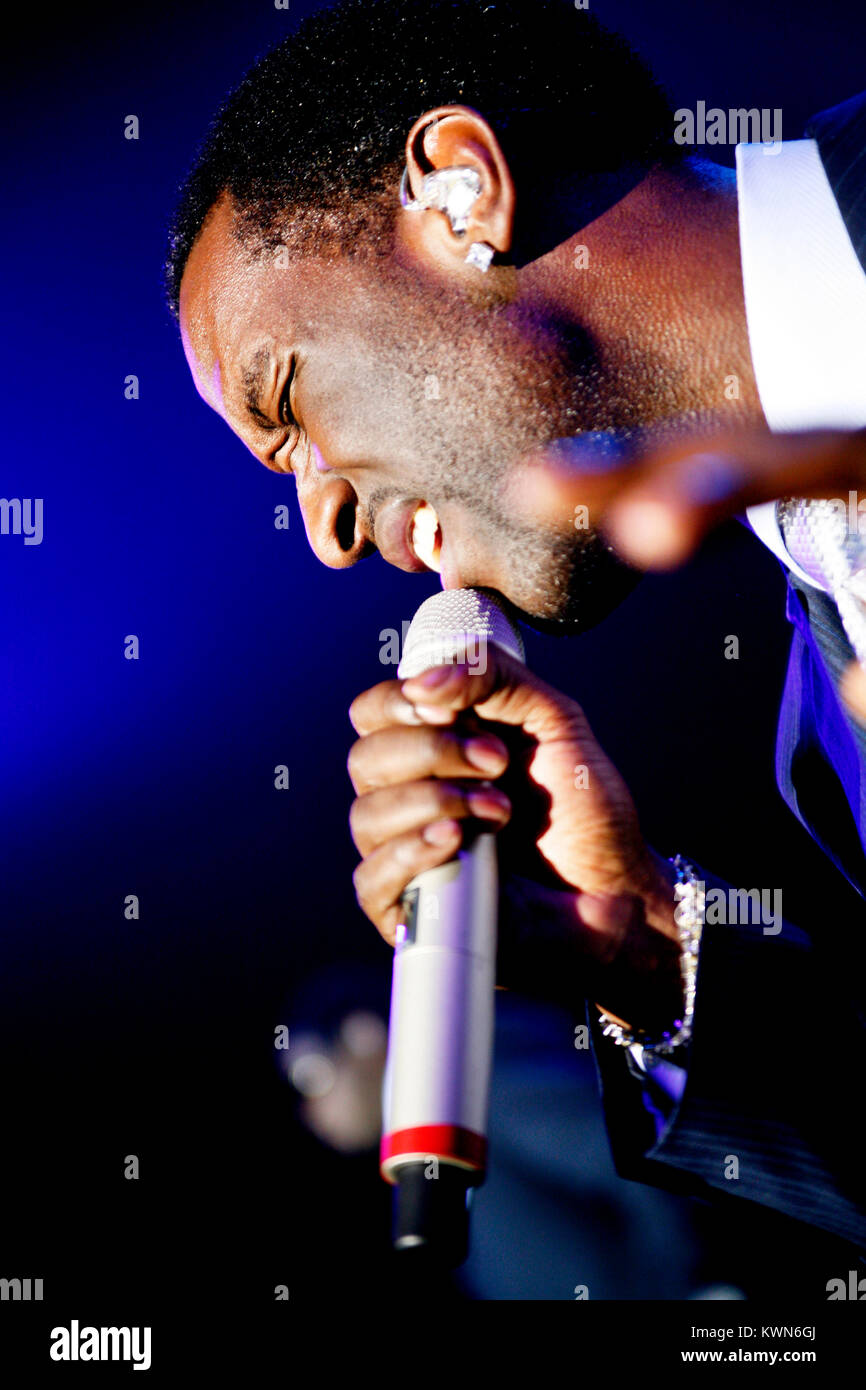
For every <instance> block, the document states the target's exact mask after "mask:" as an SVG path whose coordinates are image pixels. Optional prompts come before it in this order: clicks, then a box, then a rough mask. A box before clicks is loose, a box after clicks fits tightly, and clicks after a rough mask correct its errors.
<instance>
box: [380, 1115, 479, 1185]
mask: <svg viewBox="0 0 866 1390" xmlns="http://www.w3.org/2000/svg"><path fill="white" fill-rule="evenodd" d="M410 1158H413V1159H423V1158H439V1159H442V1161H443V1162H445V1163H457V1164H459V1165H460V1167H461V1168H473V1169H477V1170H479V1171H483V1170H484V1168H485V1167H486V1166H487V1140H486V1139H485V1138H484V1136H483V1135H481V1134H476V1133H475V1131H474V1130H471V1129H463V1128H462V1127H461V1126H460V1125H416V1126H415V1127H414V1128H413V1129H398V1130H395V1131H394V1133H393V1134H385V1135H383V1136H382V1143H381V1146H380V1149H379V1166H380V1170H381V1173H382V1177H383V1178H385V1179H386V1180H387V1181H388V1182H394V1181H396V1179H395V1177H394V1176H393V1174H394V1169H395V1167H397V1166H399V1162H405V1161H406V1160H407V1159H410Z"/></svg>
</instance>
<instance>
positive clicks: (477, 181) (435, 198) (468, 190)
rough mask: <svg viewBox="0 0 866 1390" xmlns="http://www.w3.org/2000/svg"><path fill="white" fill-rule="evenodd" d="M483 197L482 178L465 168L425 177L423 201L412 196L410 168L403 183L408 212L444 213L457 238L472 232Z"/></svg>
mask: <svg viewBox="0 0 866 1390" xmlns="http://www.w3.org/2000/svg"><path fill="white" fill-rule="evenodd" d="M480 193H481V178H480V176H479V175H478V173H477V172H476V171H475V170H474V169H469V168H467V167H465V166H463V165H456V166H455V167H454V168H451V169H435V170H434V171H433V173H432V174H425V176H424V182H423V183H422V185H421V196H420V198H413V197H412V196H411V194H410V192H409V169H408V167H407V168H405V169H404V170H403V177H402V179H401V180H400V202H401V204H402V206H403V207H404V208H405V209H406V211H407V212H428V211H434V212H444V214H445V216H446V217H447V218H448V221H449V222H450V223H451V230H452V232H455V233H456V234H457V236H462V235H463V233H464V232H465V231H466V230H467V229H468V227H469V214H470V212H471V211H472V206H473V204H474V203H475V202H476V200H477V199H478V197H479V195H480Z"/></svg>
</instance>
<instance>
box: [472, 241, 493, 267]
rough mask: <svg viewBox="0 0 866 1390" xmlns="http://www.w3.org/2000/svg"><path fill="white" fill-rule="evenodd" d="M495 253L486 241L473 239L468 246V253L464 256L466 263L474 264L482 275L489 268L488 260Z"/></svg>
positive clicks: (491, 258) (490, 259) (489, 260)
mask: <svg viewBox="0 0 866 1390" xmlns="http://www.w3.org/2000/svg"><path fill="white" fill-rule="evenodd" d="M495 255H496V252H495V251H494V249H493V247H492V246H490V245H489V244H488V242H486V241H473V243H472V245H471V246H470V248H469V254H468V255H467V257H466V264H467V265H474V266H475V267H476V269H478V270H480V271H481V273H482V275H486V274H487V272H488V270H489V269H490V262H491V261H492V260H493V257H494V256H495Z"/></svg>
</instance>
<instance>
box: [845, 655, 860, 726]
mask: <svg viewBox="0 0 866 1390" xmlns="http://www.w3.org/2000/svg"><path fill="white" fill-rule="evenodd" d="M839 694H840V695H841V696H842V699H843V700H844V702H845V704H846V705H847V707H848V709H849V710H850V712H851V714H853V716H854V718H855V719H857V720H858V721H859V722H860V723H861V724H866V670H864V669H863V667H862V666H861V665H860V663H859V661H852V662H851V663H850V664H849V665H848V667H847V668H846V670H845V671H844V673H843V675H842V679H841V681H840V682H839Z"/></svg>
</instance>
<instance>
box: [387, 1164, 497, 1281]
mask: <svg viewBox="0 0 866 1390" xmlns="http://www.w3.org/2000/svg"><path fill="white" fill-rule="evenodd" d="M430 1166H431V1161H430V1159H419V1161H418V1162H417V1163H407V1164H405V1165H404V1166H403V1167H401V1168H400V1169H399V1172H398V1175H397V1178H398V1180H397V1183H396V1185H395V1187H394V1197H393V1203H394V1206H393V1228H392V1237H393V1242H394V1249H395V1250H400V1251H401V1252H409V1251H411V1252H413V1259H414V1260H415V1261H417V1262H418V1263H422V1262H424V1263H427V1264H430V1265H436V1266H437V1267H439V1268H441V1269H455V1268H456V1267H457V1265H460V1264H462V1263H463V1261H464V1260H465V1259H466V1256H467V1255H468V1253H469V1201H470V1193H471V1190H472V1188H473V1187H474V1186H475V1185H476V1184H477V1182H478V1176H479V1175H478V1174H477V1173H473V1172H471V1171H469V1170H468V1169H465V1168H458V1167H456V1165H454V1164H451V1163H442V1162H440V1163H439V1164H438V1171H437V1173H436V1176H435V1177H434V1176H433V1175H432V1174H430V1175H429V1176H428V1174H429V1170H430Z"/></svg>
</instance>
